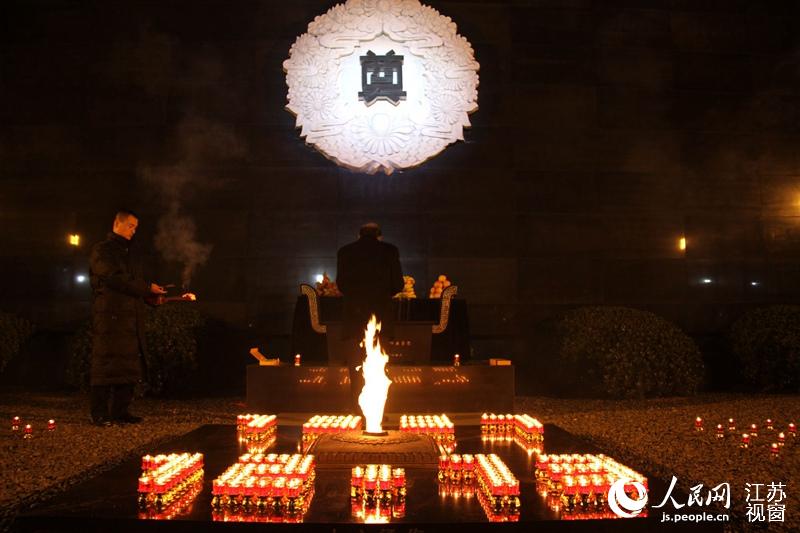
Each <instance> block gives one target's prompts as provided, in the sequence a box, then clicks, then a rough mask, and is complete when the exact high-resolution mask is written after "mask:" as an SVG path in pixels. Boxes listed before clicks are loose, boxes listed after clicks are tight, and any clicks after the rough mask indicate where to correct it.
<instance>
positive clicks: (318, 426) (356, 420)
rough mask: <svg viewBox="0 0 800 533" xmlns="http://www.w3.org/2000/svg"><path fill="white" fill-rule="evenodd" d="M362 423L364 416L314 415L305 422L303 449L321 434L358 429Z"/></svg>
mask: <svg viewBox="0 0 800 533" xmlns="http://www.w3.org/2000/svg"><path fill="white" fill-rule="evenodd" d="M361 425H362V418H361V417H360V416H357V415H346V416H345V415H339V416H333V415H314V416H312V417H311V418H309V419H308V421H307V422H306V423H304V424H303V438H302V443H303V449H304V450H305V449H307V448H308V447H309V446H310V445H311V443H313V442H314V441H316V440H317V439H318V438H319V437H320V435H324V434H325V433H344V432H346V431H358V430H360V429H361Z"/></svg>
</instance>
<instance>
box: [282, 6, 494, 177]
mask: <svg viewBox="0 0 800 533" xmlns="http://www.w3.org/2000/svg"><path fill="white" fill-rule="evenodd" d="M283 68H284V70H285V71H286V83H287V85H288V86H289V93H288V100H289V103H288V105H287V106H286V107H287V109H288V110H289V111H291V112H292V113H294V114H295V115H296V116H297V123H296V125H297V127H298V128H300V135H301V136H302V137H305V139H306V142H307V143H308V144H311V145H313V146H314V147H316V148H317V149H318V150H319V151H320V152H322V153H323V154H324V155H325V156H326V157H328V158H329V159H332V160H333V161H335V162H336V163H338V164H339V165H342V166H344V167H347V168H349V169H351V170H355V171H357V172H366V173H368V174H374V173H375V172H377V171H383V172H385V173H386V174H391V173H392V172H393V171H394V170H395V169H404V168H409V167H413V166H416V165H419V164H420V163H422V162H424V161H426V160H427V159H430V158H431V157H433V156H435V155H436V154H438V153H439V152H441V151H442V150H444V148H445V147H447V145H449V144H450V143H453V142H455V141H457V140H464V127H465V126H469V125H470V122H469V116H468V115H469V113H472V112H474V111H475V110H477V109H478V68H479V65H478V63H477V62H476V61H475V57H474V53H473V50H472V46H471V45H470V44H469V42H468V41H467V40H466V39H465V38H464V37H462V36H461V35H458V34H457V33H456V24H455V23H454V22H453V21H452V20H450V18H448V17H445V16H443V15H441V14H439V12H438V11H436V10H435V9H433V8H431V7H429V6H424V5H422V4H420V3H419V2H418V1H417V0H349V1H348V2H347V3H345V4H339V5H337V6H335V7H333V8H331V9H330V10H329V11H328V12H327V13H325V14H324V15H320V16H318V17H317V18H315V19H314V21H313V22H311V23H310V24H309V25H308V33H304V34H303V35H301V36H300V37H298V38H297V40H296V41H295V43H294V44H293V45H292V48H291V50H289V59H287V60H286V61H284V63H283Z"/></svg>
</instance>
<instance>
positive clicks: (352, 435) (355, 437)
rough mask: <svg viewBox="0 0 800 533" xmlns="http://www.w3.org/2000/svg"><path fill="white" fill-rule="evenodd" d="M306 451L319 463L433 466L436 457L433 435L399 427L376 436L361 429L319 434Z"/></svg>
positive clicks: (327, 464) (436, 459) (326, 464)
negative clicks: (366, 433)
mask: <svg viewBox="0 0 800 533" xmlns="http://www.w3.org/2000/svg"><path fill="white" fill-rule="evenodd" d="M308 453H312V454H314V456H315V457H316V458H317V464H319V465H320V466H330V465H334V466H352V465H359V464H390V465H392V466H404V467H409V466H436V465H437V461H438V457H439V451H438V448H437V447H436V442H435V441H434V440H433V438H431V437H429V436H428V435H417V434H412V433H404V432H400V431H387V435H386V436H378V437H376V436H370V435H365V434H364V433H362V432H361V431H348V432H347V433H334V434H328V435H322V436H321V437H320V438H319V439H317V441H316V442H314V444H313V445H312V446H311V448H310V449H309V451H308Z"/></svg>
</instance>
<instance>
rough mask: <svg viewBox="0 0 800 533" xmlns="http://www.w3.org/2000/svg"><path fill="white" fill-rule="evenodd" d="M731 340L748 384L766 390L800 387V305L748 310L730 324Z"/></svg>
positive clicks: (796, 389)
mask: <svg viewBox="0 0 800 533" xmlns="http://www.w3.org/2000/svg"><path fill="white" fill-rule="evenodd" d="M729 340H730V345H731V351H732V352H733V355H734V358H735V359H736V362H737V364H738V366H739V370H740V372H741V376H742V379H743V380H744V382H745V383H746V384H747V385H749V386H751V387H754V388H755V389H757V390H760V391H764V392H797V391H798V390H799V389H800V306H796V305H775V306H771V307H764V308H761V309H754V310H752V311H749V312H747V313H745V314H744V315H742V317H741V318H739V320H737V321H736V322H735V323H734V324H733V326H731V330H730V334H729Z"/></svg>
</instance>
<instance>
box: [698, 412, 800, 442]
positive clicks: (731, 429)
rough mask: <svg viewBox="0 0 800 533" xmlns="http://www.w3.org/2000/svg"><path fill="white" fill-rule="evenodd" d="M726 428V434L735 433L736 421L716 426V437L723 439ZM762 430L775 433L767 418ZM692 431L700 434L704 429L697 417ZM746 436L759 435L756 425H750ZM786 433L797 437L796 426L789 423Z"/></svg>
mask: <svg viewBox="0 0 800 533" xmlns="http://www.w3.org/2000/svg"><path fill="white" fill-rule="evenodd" d="M726 428H727V432H728V433H736V421H735V420H734V419H733V418H729V419H728V422H727V423H726V424H725V425H723V424H717V428H716V429H717V437H719V438H723V437H725V433H726ZM763 428H764V429H765V430H766V431H775V423H774V422H773V421H772V419H771V418H767V419H766V420H765V421H764V426H763ZM694 429H695V431H698V432H701V431H704V430H705V428H704V427H703V419H702V418H700V417H699V416H698V417H697V418H695V419H694ZM747 431H748V434H749V435H751V436H753V437H757V436H758V433H759V429H758V424H750V426H749V427H748V429H747ZM786 433H788V434H789V435H790V436H792V437H796V436H797V425H796V424H795V423H794V422H789V423H788V424H787V426H786Z"/></svg>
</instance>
